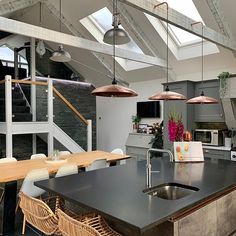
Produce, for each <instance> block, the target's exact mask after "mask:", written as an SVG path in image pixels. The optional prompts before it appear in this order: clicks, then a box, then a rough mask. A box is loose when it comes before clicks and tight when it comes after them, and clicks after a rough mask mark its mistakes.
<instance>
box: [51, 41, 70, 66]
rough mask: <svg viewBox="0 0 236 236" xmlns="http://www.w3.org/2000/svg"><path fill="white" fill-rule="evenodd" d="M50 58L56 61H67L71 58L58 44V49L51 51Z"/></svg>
mask: <svg viewBox="0 0 236 236" xmlns="http://www.w3.org/2000/svg"><path fill="white" fill-rule="evenodd" d="M50 60H52V61H56V62H69V61H70V60H71V55H70V53H69V52H67V51H65V50H64V49H63V46H62V45H60V46H59V48H58V50H57V51H55V52H53V53H52V56H51V57H50Z"/></svg>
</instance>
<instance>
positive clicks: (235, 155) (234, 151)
mask: <svg viewBox="0 0 236 236" xmlns="http://www.w3.org/2000/svg"><path fill="white" fill-rule="evenodd" d="M231 161H236V147H233V148H232V149H231Z"/></svg>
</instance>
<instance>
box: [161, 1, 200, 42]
mask: <svg viewBox="0 0 236 236" xmlns="http://www.w3.org/2000/svg"><path fill="white" fill-rule="evenodd" d="M161 2H167V3H168V4H169V6H170V7H171V8H173V9H175V10H176V11H178V12H180V13H182V14H183V15H185V16H187V17H189V18H191V19H193V20H194V21H201V22H203V20H202V17H201V15H200V14H199V12H198V10H197V8H196V7H195V5H194V3H193V1H192V0H165V1H164V0H161ZM203 23H204V22H203ZM169 26H170V29H171V33H172V34H174V38H176V39H177V41H178V44H180V45H184V44H191V43H195V42H198V41H200V39H201V38H200V37H198V36H196V35H194V34H191V33H188V32H187V31H185V30H182V29H179V28H177V27H175V26H173V25H169Z"/></svg>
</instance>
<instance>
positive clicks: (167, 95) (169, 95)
mask: <svg viewBox="0 0 236 236" xmlns="http://www.w3.org/2000/svg"><path fill="white" fill-rule="evenodd" d="M163 4H165V5H166V7H167V15H166V20H167V23H166V35H167V40H166V45H167V47H166V49H167V51H166V72H167V73H166V80H167V86H166V89H165V91H163V92H161V93H158V94H155V95H153V96H151V97H149V98H148V99H149V100H165V101H168V100H172V101H173V100H186V99H187V98H186V97H185V96H184V95H183V94H180V93H176V92H172V91H170V89H169V87H168V82H169V73H168V70H169V5H168V3H167V2H162V3H160V4H157V5H156V6H154V8H156V7H159V6H161V5H163Z"/></svg>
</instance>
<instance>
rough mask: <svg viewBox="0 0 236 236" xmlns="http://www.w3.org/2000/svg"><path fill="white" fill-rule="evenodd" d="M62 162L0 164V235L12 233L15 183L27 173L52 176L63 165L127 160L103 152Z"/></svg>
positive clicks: (28, 161) (124, 157)
mask: <svg viewBox="0 0 236 236" xmlns="http://www.w3.org/2000/svg"><path fill="white" fill-rule="evenodd" d="M60 158H61V159H63V160H66V161H63V162H60V161H58V162H57V161H55V162H51V163H49V162H48V160H47V159H34V160H22V161H17V162H11V163H3V164H0V183H1V184H2V186H3V188H4V198H3V201H2V203H1V204H2V205H3V206H2V211H0V235H7V233H9V232H11V231H14V225H15V208H16V198H17V181H18V180H22V179H24V178H25V177H26V175H27V174H28V173H29V171H31V170H34V169H40V168H46V169H47V170H48V172H49V174H54V173H56V172H57V170H58V169H59V168H60V167H61V166H62V165H65V164H76V165H77V166H78V168H82V167H87V166H89V165H90V164H92V163H93V162H94V161H95V160H99V159H106V160H107V162H116V161H120V160H124V159H127V158H129V156H127V155H119V154H114V153H110V152H104V151H91V152H82V153H74V154H69V155H65V156H61V157H60Z"/></svg>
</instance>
